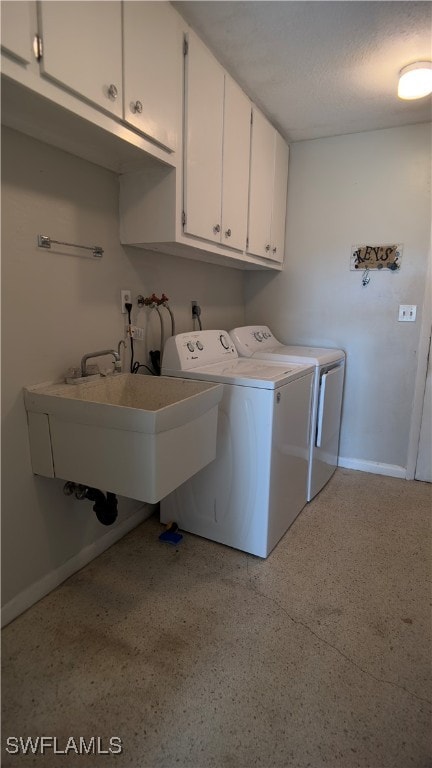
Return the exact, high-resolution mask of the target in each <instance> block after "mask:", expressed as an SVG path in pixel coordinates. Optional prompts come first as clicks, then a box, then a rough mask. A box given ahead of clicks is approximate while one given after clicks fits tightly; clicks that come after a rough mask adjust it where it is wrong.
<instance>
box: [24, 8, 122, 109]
mask: <svg viewBox="0 0 432 768" xmlns="http://www.w3.org/2000/svg"><path fill="white" fill-rule="evenodd" d="M39 28H40V34H41V37H42V58H41V60H40V66H41V73H42V74H43V75H45V76H46V77H48V78H50V79H52V80H54V81H56V82H57V83H60V84H61V85H63V86H65V87H66V88H68V89H70V90H71V91H74V92H75V93H77V94H79V95H80V96H82V97H84V98H85V99H87V100H88V101H90V102H92V103H93V104H97V105H98V106H99V107H101V108H102V109H104V110H105V111H107V112H110V113H111V114H113V115H116V117H120V118H121V117H122V112H123V99H122V20H121V2H120V0H65V1H64V2H63V0H62V1H61V2H59V0H48V1H47V0H44V2H40V3H39Z"/></svg>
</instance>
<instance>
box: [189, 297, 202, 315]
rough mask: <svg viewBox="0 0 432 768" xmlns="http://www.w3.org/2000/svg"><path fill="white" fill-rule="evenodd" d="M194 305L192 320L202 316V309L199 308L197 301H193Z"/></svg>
mask: <svg viewBox="0 0 432 768" xmlns="http://www.w3.org/2000/svg"><path fill="white" fill-rule="evenodd" d="M191 304H192V319H193V318H195V317H199V316H200V314H201V307H200V306H199V304H198V302H197V301H191Z"/></svg>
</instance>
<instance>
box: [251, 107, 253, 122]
mask: <svg viewBox="0 0 432 768" xmlns="http://www.w3.org/2000/svg"><path fill="white" fill-rule="evenodd" d="M251 125H253V109H251Z"/></svg>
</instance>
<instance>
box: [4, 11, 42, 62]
mask: <svg viewBox="0 0 432 768" xmlns="http://www.w3.org/2000/svg"><path fill="white" fill-rule="evenodd" d="M35 32H36V29H34V25H33V17H32V12H31V4H30V2H16V0H2V3H1V47H2V50H3V51H6V52H7V53H8V54H11V55H12V56H13V57H14V58H16V59H17V60H18V61H19V62H20V63H22V64H29V63H30V61H31V60H32V57H33V48H32V40H33V35H34V34H35Z"/></svg>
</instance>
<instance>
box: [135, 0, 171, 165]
mask: <svg viewBox="0 0 432 768" xmlns="http://www.w3.org/2000/svg"><path fill="white" fill-rule="evenodd" d="M123 44H124V59H123V62H124V117H125V120H126V121H127V122H128V123H130V124H131V125H133V126H134V127H135V128H137V129H138V130H140V131H142V132H143V133H145V134H146V135H147V136H149V137H150V138H152V139H154V140H155V141H158V142H159V143H160V144H162V145H163V146H164V147H167V148H168V149H170V150H172V151H175V150H176V148H177V141H178V133H179V126H180V120H181V92H182V68H183V33H182V28H181V23H180V17H179V16H178V14H177V13H176V11H175V10H174V8H172V6H171V5H170V4H169V3H167V2H131V1H130V0H127V2H124V3H123Z"/></svg>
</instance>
